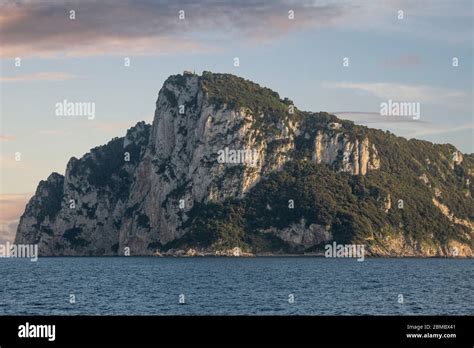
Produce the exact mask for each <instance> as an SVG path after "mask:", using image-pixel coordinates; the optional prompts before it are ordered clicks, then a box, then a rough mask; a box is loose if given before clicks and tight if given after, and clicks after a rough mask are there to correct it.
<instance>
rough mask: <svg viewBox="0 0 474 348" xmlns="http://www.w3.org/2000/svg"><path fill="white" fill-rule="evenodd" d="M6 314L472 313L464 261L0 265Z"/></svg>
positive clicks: (144, 260)
mask: <svg viewBox="0 0 474 348" xmlns="http://www.w3.org/2000/svg"><path fill="white" fill-rule="evenodd" d="M71 295H73V296H71ZM182 295H184V296H182ZM400 295H401V296H402V297H400ZM180 296H181V302H184V303H179V300H180ZM72 300H75V303H71V301H72ZM72 302H74V301H72ZM290 302H291V303H290ZM6 314H13V315H19V314H22V315H27V314H39V315H75V314H85V315H96V314H97V315H182V314H184V315H367V314H368V315H382V314H385V315H423V314H426V315H436V314H448V315H474V260H460V259H366V260H365V261H363V262H358V261H356V260H355V259H325V258H312V257H259V258H158V257H120V258H119V257H110V258H105V257H104V258H95V257H84V258H78V257H76V258H72V257H71V258H62V257H61V258H60V257H58V258H39V260H38V261H37V262H31V261H30V260H29V259H0V315H6Z"/></svg>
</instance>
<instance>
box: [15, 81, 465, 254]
mask: <svg viewBox="0 0 474 348" xmlns="http://www.w3.org/2000/svg"><path fill="white" fill-rule="evenodd" d="M473 163H474V159H473V156H470V155H464V156H462V155H461V154H460V153H459V152H458V151H457V150H456V149H455V148H454V147H452V146H450V145H434V144H431V143H428V142H422V141H416V140H410V141H407V140H405V139H403V138H398V137H395V136H394V135H392V134H389V133H384V132H381V131H376V130H371V129H368V128H365V127H361V126H356V125H354V124H353V123H352V122H349V121H343V120H339V119H337V118H336V117H335V116H332V115H329V114H327V113H309V112H303V111H300V110H298V109H297V108H296V107H295V106H294V105H293V103H292V102H291V101H290V100H288V99H280V97H279V95H278V94H277V93H276V92H273V91H271V90H270V89H268V88H263V87H260V86H259V85H257V84H254V83H252V82H250V81H246V80H244V79H241V78H238V77H235V76H232V75H228V74H212V73H209V72H204V73H203V75H202V76H197V75H194V74H185V75H175V76H171V77H169V78H168V79H167V80H166V81H165V83H164V85H163V87H162V89H161V90H160V92H159V95H158V100H157V102H156V111H155V117H154V120H153V124H152V125H151V126H150V125H147V124H145V123H143V122H141V123H138V124H137V125H136V126H134V127H133V128H131V129H130V130H128V132H127V134H126V136H125V137H123V138H115V139H113V140H112V141H110V142H109V143H108V144H107V145H104V146H100V147H97V148H94V149H92V150H91V152H90V153H87V154H86V155H84V156H83V157H82V158H81V159H76V158H72V159H71V160H70V161H69V163H68V165H67V168H66V172H65V175H64V177H63V176H62V175H60V174H57V173H53V174H51V175H50V177H49V178H48V179H47V180H46V181H41V182H40V184H39V185H38V189H37V191H36V194H35V195H34V196H33V197H32V198H31V200H30V202H29V203H28V205H27V207H26V210H25V212H24V214H23V215H22V217H21V220H20V224H19V226H18V231H17V235H16V240H15V242H16V243H38V244H39V249H40V254H41V255H123V254H124V251H125V250H128V251H130V254H131V255H149V254H153V253H155V252H169V251H170V250H186V249H189V248H194V249H197V250H207V251H209V250H214V251H215V250H226V249H228V250H234V248H236V247H238V248H240V249H239V250H244V252H273V253H278V252H285V253H302V252H308V251H317V250H319V249H320V248H321V247H322V246H324V244H325V243H327V242H329V241H332V240H336V241H339V242H345V243H348V242H352V243H355V242H358V243H364V244H365V245H366V246H367V251H368V252H369V253H370V254H373V255H400V256H404V255H413V256H414V255H425V256H472V234H473V225H472V217H473V216H474V211H473V210H474V209H473V204H472V203H473V202H472V188H471V185H470V180H471V177H472V175H473V174H474V170H473ZM420 177H422V178H424V179H423V180H422V179H420ZM425 179H426V180H425ZM194 249H193V250H194Z"/></svg>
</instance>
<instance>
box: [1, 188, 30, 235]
mask: <svg viewBox="0 0 474 348" xmlns="http://www.w3.org/2000/svg"><path fill="white" fill-rule="evenodd" d="M32 196H33V194H31V193H26V194H1V195H0V243H4V242H6V241H10V242H11V241H13V239H14V237H15V233H16V228H17V226H18V222H19V221H20V216H21V214H23V211H24V210H25V206H26V203H27V202H28V200H29V199H30V198H31V197H32Z"/></svg>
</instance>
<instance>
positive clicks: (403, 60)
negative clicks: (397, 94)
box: [382, 54, 421, 69]
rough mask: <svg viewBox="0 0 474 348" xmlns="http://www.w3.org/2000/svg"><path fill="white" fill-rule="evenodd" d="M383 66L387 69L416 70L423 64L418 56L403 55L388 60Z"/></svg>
mask: <svg viewBox="0 0 474 348" xmlns="http://www.w3.org/2000/svg"><path fill="white" fill-rule="evenodd" d="M382 64H383V65H384V66H385V67H387V68H400V69H404V68H415V67H417V66H419V65H420V64H421V58H420V57H419V56H418V55H416V54H403V55H401V56H399V57H396V58H391V59H386V60H384V61H383V62H382Z"/></svg>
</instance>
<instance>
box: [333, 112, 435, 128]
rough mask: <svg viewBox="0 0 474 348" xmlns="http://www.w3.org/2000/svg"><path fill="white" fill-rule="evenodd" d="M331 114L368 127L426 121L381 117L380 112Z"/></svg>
mask: <svg viewBox="0 0 474 348" xmlns="http://www.w3.org/2000/svg"><path fill="white" fill-rule="evenodd" d="M330 113H331V114H334V115H336V116H337V117H339V118H341V119H345V120H350V121H354V122H356V123H358V124H363V125H369V124H372V123H377V124H380V123H386V124H390V123H397V124H398V123H411V124H412V123H426V121H420V120H414V119H413V118H412V117H405V116H390V117H387V116H382V115H380V112H371V111H368V112H364V111H333V112H330Z"/></svg>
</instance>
